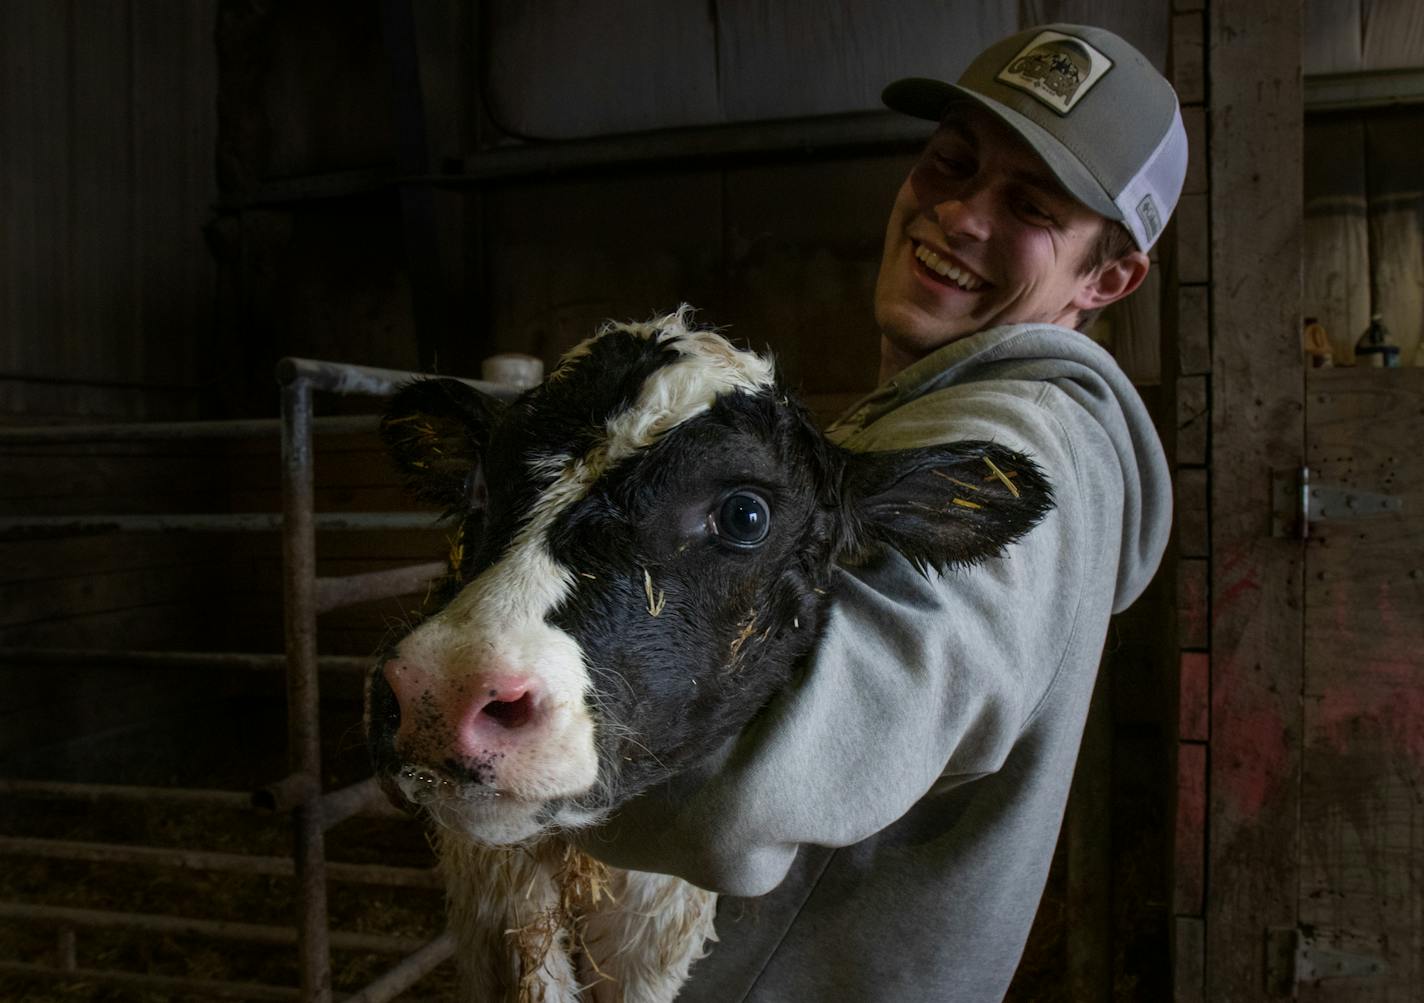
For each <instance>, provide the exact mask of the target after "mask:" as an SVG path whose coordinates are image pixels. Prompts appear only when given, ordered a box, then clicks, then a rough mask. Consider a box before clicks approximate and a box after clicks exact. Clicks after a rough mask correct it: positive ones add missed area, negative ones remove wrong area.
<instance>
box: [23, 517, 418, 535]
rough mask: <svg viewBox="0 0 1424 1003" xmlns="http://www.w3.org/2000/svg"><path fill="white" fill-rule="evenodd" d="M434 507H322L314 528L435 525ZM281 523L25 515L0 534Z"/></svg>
mask: <svg viewBox="0 0 1424 1003" xmlns="http://www.w3.org/2000/svg"><path fill="white" fill-rule="evenodd" d="M439 519H440V517H439V516H438V515H436V514H434V513H433V512H321V513H318V514H316V515H315V516H314V517H312V520H313V523H314V527H315V529H316V530H317V531H318V532H323V533H325V532H334V531H357V532H368V531H371V530H404V529H414V530H422V529H435V528H436V526H437V524H438V522H439ZM283 525H284V523H283V517H282V515H281V514H280V513H278V512H213V513H185V514H175V515H167V514H159V515H27V516H7V517H3V518H0V536H18V535H23V534H33V533H68V534H71V535H80V534H87V533H111V532H119V533H270V532H274V531H276V530H279V529H281V528H282V526H283Z"/></svg>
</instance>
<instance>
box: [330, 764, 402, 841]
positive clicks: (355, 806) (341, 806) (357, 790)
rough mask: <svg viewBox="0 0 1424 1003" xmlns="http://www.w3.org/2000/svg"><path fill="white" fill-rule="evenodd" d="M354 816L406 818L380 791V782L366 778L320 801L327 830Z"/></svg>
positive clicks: (373, 778) (331, 793)
mask: <svg viewBox="0 0 1424 1003" xmlns="http://www.w3.org/2000/svg"><path fill="white" fill-rule="evenodd" d="M356 815H375V816H378V817H383V818H406V817H407V816H406V814H405V812H403V811H401V810H400V809H399V808H397V807H396V806H395V805H393V804H391V801H390V799H389V798H388V797H386V792H385V791H383V790H381V784H380V781H378V780H377V779H376V778H375V777H367V778H366V779H365V780H362V781H360V782H359V783H355V784H351V785H350V786H348V787H342V788H340V789H338V790H334V791H332V792H330V793H329V794H327V795H325V796H324V797H323V798H322V799H321V817H322V822H323V824H324V825H325V826H326V827H327V828H328V829H330V828H332V827H333V826H336V825H340V824H341V823H342V822H345V821H346V820H347V819H348V818H352V817H353V816H356Z"/></svg>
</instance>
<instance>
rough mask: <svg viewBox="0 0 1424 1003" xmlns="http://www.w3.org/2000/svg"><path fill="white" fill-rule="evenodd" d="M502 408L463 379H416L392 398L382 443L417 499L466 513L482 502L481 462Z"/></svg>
mask: <svg viewBox="0 0 1424 1003" xmlns="http://www.w3.org/2000/svg"><path fill="white" fill-rule="evenodd" d="M504 407H505V405H504V404H503V403H502V402H501V401H499V400H496V399H495V398H493V397H490V396H488V395H487V394H482V393H480V392H479V391H478V390H476V389H474V388H473V387H470V386H467V385H466V384H464V383H461V382H460V381H459V380H449V379H429V380H415V381H413V382H411V383H407V384H406V385H405V386H403V387H401V388H400V389H399V390H398V391H396V394H395V396H393V397H392V398H391V399H390V403H389V404H388V405H387V407H386V413H385V416H384V417H383V418H382V419H381V438H382V440H384V441H385V444H386V448H387V449H388V450H389V451H390V454H391V456H392V457H393V458H394V459H395V461H396V466H397V467H399V468H400V471H401V473H402V474H403V475H404V479H405V482H406V487H407V488H408V489H409V490H410V491H411V492H412V493H413V494H414V495H415V496H416V497H417V498H420V499H422V500H423V501H428V502H433V503H434V504H436V505H440V506H442V507H444V508H445V510H446V511H447V512H466V511H469V509H470V508H471V507H472V506H477V505H479V504H480V503H482V501H483V494H484V478H483V476H482V473H481V470H480V457H481V456H482V455H483V453H484V452H485V450H486V448H487V447H488V446H489V440H490V434H491V432H492V431H493V429H494V426H495V425H496V424H498V422H499V419H500V415H501V414H502V413H503V412H504Z"/></svg>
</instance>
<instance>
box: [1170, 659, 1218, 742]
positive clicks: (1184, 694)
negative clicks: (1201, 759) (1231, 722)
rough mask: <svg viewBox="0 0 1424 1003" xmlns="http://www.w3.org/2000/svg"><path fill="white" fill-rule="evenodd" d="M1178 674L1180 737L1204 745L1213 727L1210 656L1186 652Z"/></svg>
mask: <svg viewBox="0 0 1424 1003" xmlns="http://www.w3.org/2000/svg"><path fill="white" fill-rule="evenodd" d="M1180 666H1181V667H1180V670H1179V677H1180V678H1179V690H1178V693H1179V697H1178V704H1177V737H1178V738H1180V739H1182V740H1183V741H1193V742H1205V741H1206V740H1207V738H1208V734H1209V728H1210V726H1211V689H1210V677H1211V656H1210V655H1208V654H1206V653H1205V652H1198V651H1184V652H1182V658H1181V663H1180Z"/></svg>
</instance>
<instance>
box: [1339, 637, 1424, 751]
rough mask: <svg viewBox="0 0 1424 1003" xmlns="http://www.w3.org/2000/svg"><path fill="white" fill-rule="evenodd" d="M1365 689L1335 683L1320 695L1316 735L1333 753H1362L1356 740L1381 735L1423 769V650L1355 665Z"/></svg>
mask: <svg viewBox="0 0 1424 1003" xmlns="http://www.w3.org/2000/svg"><path fill="white" fill-rule="evenodd" d="M1357 675H1358V678H1359V680H1360V681H1361V682H1364V681H1366V680H1367V681H1368V685H1367V686H1366V685H1346V684H1342V685H1336V686H1331V687H1328V688H1327V689H1326V690H1325V691H1324V692H1322V693H1321V694H1320V695H1319V697H1318V703H1317V708H1318V710H1317V713H1318V714H1319V719H1318V722H1317V731H1318V733H1319V734H1321V735H1323V736H1324V738H1325V741H1326V742H1328V743H1329V744H1330V745H1331V746H1332V747H1333V748H1334V749H1335V751H1337V752H1340V753H1346V752H1360V751H1362V750H1361V749H1359V748H1356V745H1357V744H1358V740H1359V736H1361V735H1366V736H1370V737H1367V738H1365V739H1363V741H1365V742H1372V741H1374V740H1375V739H1374V737H1373V736H1376V735H1379V734H1383V735H1384V736H1385V737H1386V740H1387V741H1388V742H1389V743H1390V748H1391V751H1392V752H1393V753H1394V754H1396V755H1399V756H1403V757H1406V758H1408V759H1409V760H1410V761H1411V762H1413V763H1416V764H1419V765H1420V766H1424V652H1421V653H1420V654H1419V655H1418V656H1416V657H1414V658H1412V659H1400V660H1393V661H1381V660H1376V659H1370V660H1367V661H1362V662H1361V663H1360V665H1359V672H1358V674H1357Z"/></svg>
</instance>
